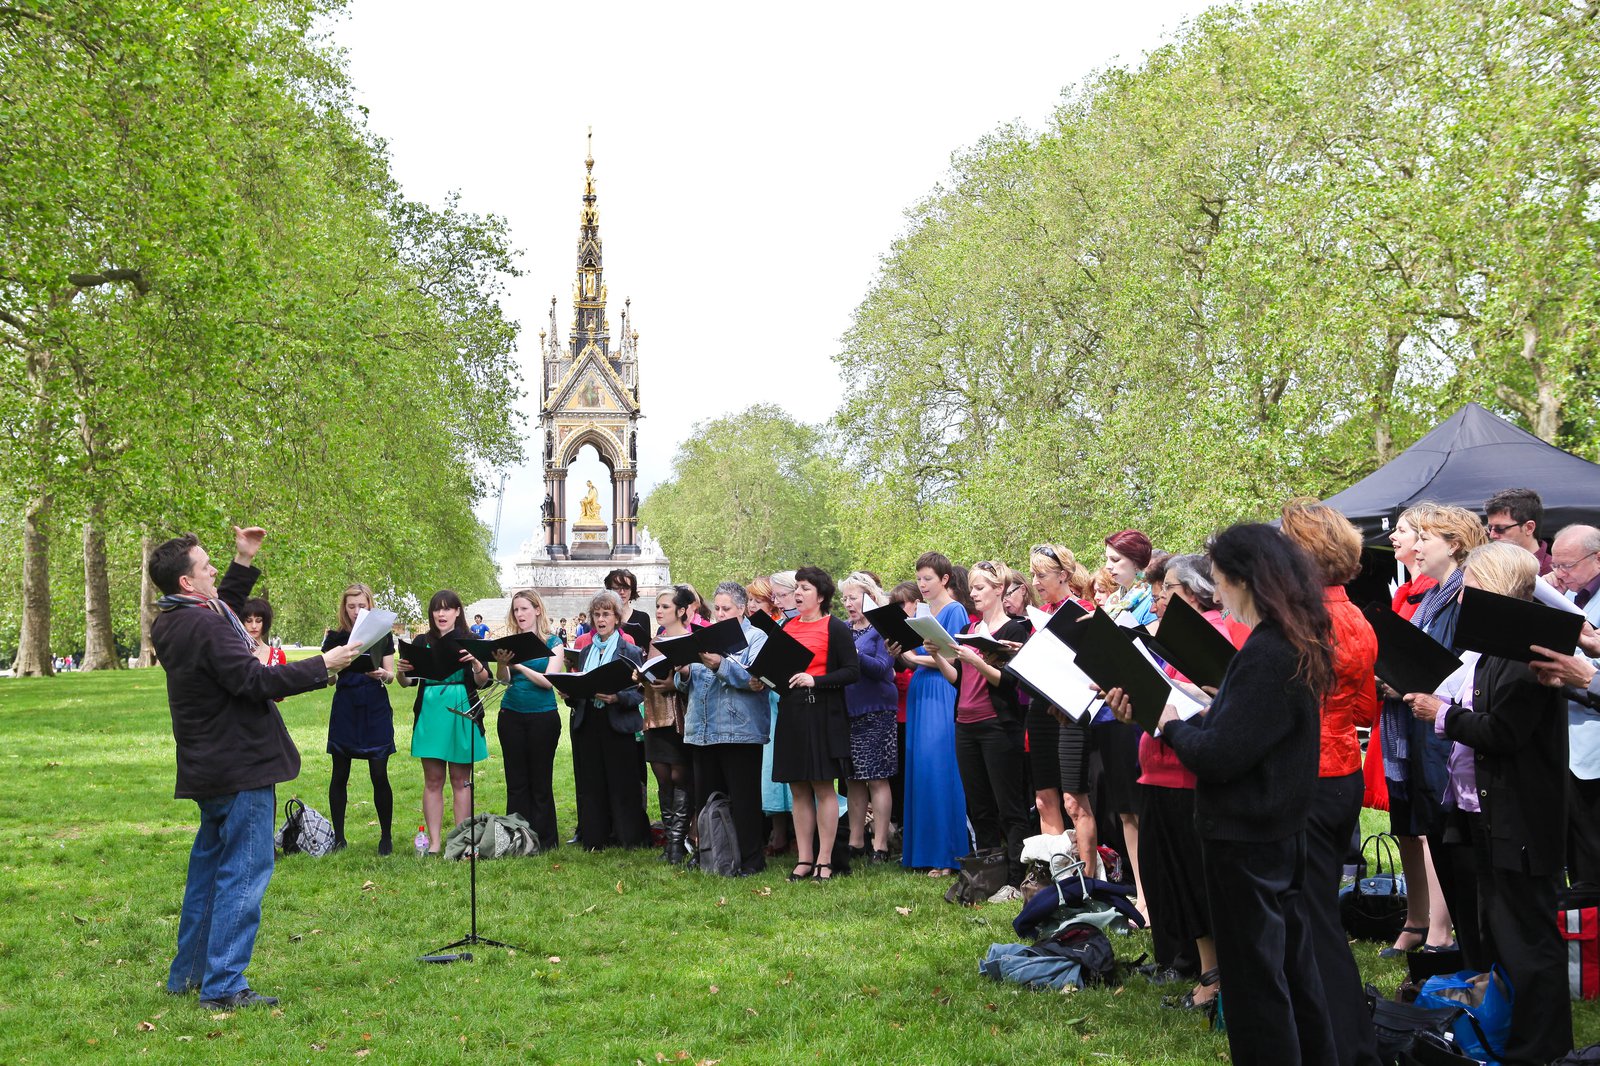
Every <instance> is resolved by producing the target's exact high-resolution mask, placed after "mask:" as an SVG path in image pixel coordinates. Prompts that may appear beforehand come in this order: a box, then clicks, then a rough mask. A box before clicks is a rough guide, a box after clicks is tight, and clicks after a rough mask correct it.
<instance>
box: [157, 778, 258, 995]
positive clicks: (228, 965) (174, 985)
mask: <svg viewBox="0 0 1600 1066" xmlns="http://www.w3.org/2000/svg"><path fill="white" fill-rule="evenodd" d="M195 802H196V803H197V804H199V806H200V831H199V832H198V833H196V834H195V837H194V848H193V850H191V851H190V852H189V879H188V882H187V884H185V886H184V890H183V914H182V916H181V917H180V918H179V919H178V954H177V957H176V958H174V959H173V960H172V968H171V970H170V971H168V973H167V990H168V991H170V992H174V993H180V994H181V993H184V992H190V991H193V990H195V989H197V988H198V989H199V990H200V998H201V999H225V998H227V997H228V996H231V995H233V994H234V993H236V992H239V991H242V990H243V989H245V988H248V987H249V982H247V981H246V980H245V979H244V971H245V967H247V966H249V965H250V953H251V951H253V950H254V948H255V944H256V930H257V929H259V928H260V926H261V897H262V896H264V895H266V893H267V882H268V881H269V880H271V878H272V861H273V859H272V820H273V817H274V815H275V813H276V811H277V797H276V795H275V793H274V791H273V788H272V786H270V785H269V786H267V787H266V788H255V789H251V790H250V791H248V792H235V793H233V794H232V795H227V796H212V797H210V798H209V799H202V800H196V801H195Z"/></svg>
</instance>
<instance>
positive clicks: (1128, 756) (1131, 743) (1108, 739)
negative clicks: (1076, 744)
mask: <svg viewBox="0 0 1600 1066" xmlns="http://www.w3.org/2000/svg"><path fill="white" fill-rule="evenodd" d="M1143 735H1144V730H1143V729H1142V728H1140V727H1139V726H1136V725H1134V724H1133V723H1132V722H1102V723H1101V724H1100V725H1097V726H1094V727H1093V728H1091V729H1090V730H1089V738H1090V742H1091V743H1092V745H1093V747H1094V751H1095V753H1096V754H1098V755H1099V756H1100V776H1101V780H1102V781H1103V782H1104V788H1105V793H1104V795H1105V803H1106V813H1107V814H1138V813H1139V808H1140V806H1141V803H1140V800H1141V797H1140V795H1139V738H1140V737H1142V736H1143Z"/></svg>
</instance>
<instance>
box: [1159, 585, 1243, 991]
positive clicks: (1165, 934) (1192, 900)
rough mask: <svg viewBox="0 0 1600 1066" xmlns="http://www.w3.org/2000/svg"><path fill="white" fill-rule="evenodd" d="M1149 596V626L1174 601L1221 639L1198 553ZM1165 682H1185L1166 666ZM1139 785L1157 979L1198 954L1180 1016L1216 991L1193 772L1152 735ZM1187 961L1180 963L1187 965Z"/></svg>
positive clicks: (1223, 628) (1186, 967) (1215, 608)
mask: <svg viewBox="0 0 1600 1066" xmlns="http://www.w3.org/2000/svg"><path fill="white" fill-rule="evenodd" d="M1145 577H1146V579H1147V580H1148V581H1149V582H1150V588H1151V590H1152V591H1153V592H1154V594H1155V612H1156V623H1155V624H1156V627H1157V631H1158V632H1159V626H1160V620H1161V619H1162V618H1165V617H1166V614H1167V605H1168V604H1170V603H1171V602H1172V597H1174V596H1177V597H1178V598H1180V599H1182V600H1183V601H1184V602H1185V603H1187V604H1188V605H1189V606H1190V607H1193V608H1194V609H1195V610H1197V611H1199V612H1200V614H1201V616H1202V617H1204V618H1205V620H1206V621H1208V622H1210V623H1211V624H1212V625H1213V626H1215V627H1216V628H1217V631H1218V632H1220V633H1222V634H1223V635H1224V636H1226V635H1227V627H1226V626H1224V625H1223V621H1222V611H1221V610H1220V609H1219V608H1218V606H1217V602H1216V591H1217V586H1216V582H1215V581H1214V580H1213V579H1212V577H1211V563H1210V561H1209V560H1208V559H1207V558H1206V557H1205V556H1204V555H1174V556H1171V557H1169V558H1167V559H1164V560H1161V561H1159V562H1157V563H1154V564H1152V565H1151V567H1150V568H1149V569H1148V570H1146V571H1145ZM1166 670H1167V676H1169V677H1172V678H1174V679H1175V680H1178V681H1187V678H1184V677H1183V676H1182V675H1181V674H1179V673H1178V672H1177V671H1176V670H1174V669H1173V668H1172V667H1170V666H1169V667H1167V668H1166ZM1139 766H1140V769H1141V773H1140V775H1139V787H1140V790H1141V792H1142V794H1143V800H1144V805H1143V806H1144V817H1143V819H1142V823H1141V831H1140V833H1139V866H1140V869H1141V871H1142V872H1143V874H1144V890H1145V899H1144V901H1143V902H1144V904H1145V906H1147V907H1149V908H1150V918H1151V928H1152V932H1151V941H1152V944H1153V946H1154V948H1155V956H1156V965H1157V966H1158V967H1160V971H1158V974H1157V979H1158V980H1160V979H1163V978H1165V979H1173V978H1175V977H1176V975H1177V974H1180V973H1183V972H1184V971H1185V970H1191V971H1192V968H1193V964H1192V963H1190V961H1189V959H1188V958H1185V956H1188V955H1189V951H1188V948H1189V945H1190V944H1191V943H1192V944H1193V945H1194V952H1195V954H1196V955H1198V956H1199V960H1198V962H1199V965H1198V969H1199V971H1200V983H1199V984H1197V985H1196V986H1195V987H1194V989H1193V990H1192V991H1190V992H1187V993H1185V994H1184V995H1183V996H1182V997H1181V998H1174V999H1169V1000H1166V1001H1164V1003H1165V1005H1167V1006H1173V1007H1182V1008H1184V1009H1187V1010H1200V1011H1206V1012H1207V1013H1209V1012H1211V1011H1213V1010H1214V1009H1215V1007H1214V1006H1213V1004H1214V1003H1215V1001H1216V998H1217V992H1218V990H1219V985H1218V974H1217V948H1216V943H1215V942H1214V941H1213V940H1212V939H1211V913H1210V901H1209V900H1208V899H1207V897H1206V886H1205V879H1204V878H1203V877H1202V876H1201V865H1200V862H1201V859H1200V837H1199V835H1198V834H1197V833H1196V832H1195V830H1194V774H1192V773H1191V772H1189V770H1187V769H1186V768H1185V767H1184V765H1183V764H1182V763H1181V762H1179V761H1178V756H1177V753H1176V752H1174V751H1173V750H1172V748H1171V747H1169V746H1168V745H1167V743H1166V741H1164V740H1161V739H1159V738H1157V737H1152V736H1150V735H1149V734H1145V735H1144V736H1141V737H1140V738H1139ZM1186 963H1187V965H1186Z"/></svg>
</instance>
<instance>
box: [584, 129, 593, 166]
mask: <svg viewBox="0 0 1600 1066" xmlns="http://www.w3.org/2000/svg"><path fill="white" fill-rule="evenodd" d="M583 165H584V166H585V167H586V168H588V169H589V170H593V169H594V127H593V126H590V127H589V156H588V158H587V159H585V160H584V161H583Z"/></svg>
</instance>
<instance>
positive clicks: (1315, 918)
mask: <svg viewBox="0 0 1600 1066" xmlns="http://www.w3.org/2000/svg"><path fill="white" fill-rule="evenodd" d="M1281 528H1282V530H1283V535H1284V536H1286V537H1288V538H1289V539H1290V540H1292V541H1294V542H1295V543H1296V544H1298V545H1299V546H1300V547H1301V548H1302V549H1304V550H1305V553H1306V554H1307V555H1309V556H1310V557H1311V560H1312V562H1313V563H1315V564H1316V566H1317V569H1318V570H1319V571H1320V573H1321V576H1322V585H1323V589H1322V602H1323V603H1324V604H1325V605H1326V606H1327V608H1328V619H1329V621H1330V622H1331V623H1332V628H1333V633H1332V636H1333V640H1332V643H1333V675H1334V677H1333V685H1332V686H1331V687H1330V688H1328V689H1327V691H1326V692H1324V693H1323V694H1322V746H1321V755H1320V757H1319V759H1318V768H1317V786H1316V789H1315V790H1314V791H1313V792H1312V796H1311V809H1310V811H1309V817H1308V818H1307V820H1306V877H1305V912H1306V915H1305V917H1306V926H1307V929H1308V932H1309V934H1310V940H1311V951H1312V954H1313V955H1314V956H1315V957H1316V961H1317V969H1318V970H1320V971H1321V974H1322V988H1323V993H1324V995H1325V996H1326V1001H1325V1002H1326V1004H1327V1011H1328V1019H1329V1021H1331V1022H1332V1023H1333V1040H1334V1045H1335V1047H1336V1048H1337V1050H1338V1052H1339V1062H1340V1063H1341V1064H1349V1063H1361V1064H1370V1066H1377V1063H1378V1061H1379V1060H1378V1047H1377V1037H1376V1035H1375V1034H1374V1032H1373V1028H1372V1015H1371V1013H1370V1012H1369V1011H1368V1009H1367V1001H1366V993H1365V991H1364V990H1363V987H1362V984H1361V972H1360V971H1359V970H1358V969H1357V968H1356V960H1355V956H1353V955H1351V953H1350V941H1349V939H1348V938H1347V937H1346V936H1345V932H1344V926H1343V923H1342V922H1341V921H1340V919H1339V879H1340V877H1341V876H1342V875H1343V873H1344V858H1345V855H1346V854H1348V853H1349V851H1350V843H1351V840H1352V839H1353V838H1354V837H1355V835H1356V832H1357V828H1358V827H1359V826H1360V824H1361V796H1362V780H1361V742H1360V740H1358V739H1357V738H1356V727H1357V726H1370V725H1371V724H1372V723H1373V721H1374V720H1376V718H1377V715H1378V690H1377V685H1376V683H1375V682H1374V681H1373V666H1374V664H1375V663H1376V662H1377V660H1378V637H1377V635H1376V634H1375V633H1373V631H1372V626H1371V625H1370V624H1368V622H1367V620H1366V618H1365V617H1364V616H1363V615H1362V613H1361V611H1360V609H1359V608H1357V607H1356V605H1355V604H1353V603H1351V602H1350V597H1349V596H1348V595H1346V593H1345V590H1344V585H1345V582H1347V581H1350V580H1351V579H1353V578H1354V577H1355V576H1356V575H1357V574H1359V573H1360V572H1361V534H1360V533H1359V532H1357V530H1356V527H1355V526H1353V525H1351V524H1350V520H1349V519H1347V518H1345V517H1344V515H1342V514H1340V513H1339V512H1338V511H1335V510H1334V509H1333V508H1331V507H1328V506H1326V505H1325V504H1321V503H1318V502H1317V501H1315V500H1311V499H1297V500H1290V501H1289V502H1288V503H1286V504H1284V506H1283V524H1282V526H1281Z"/></svg>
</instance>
